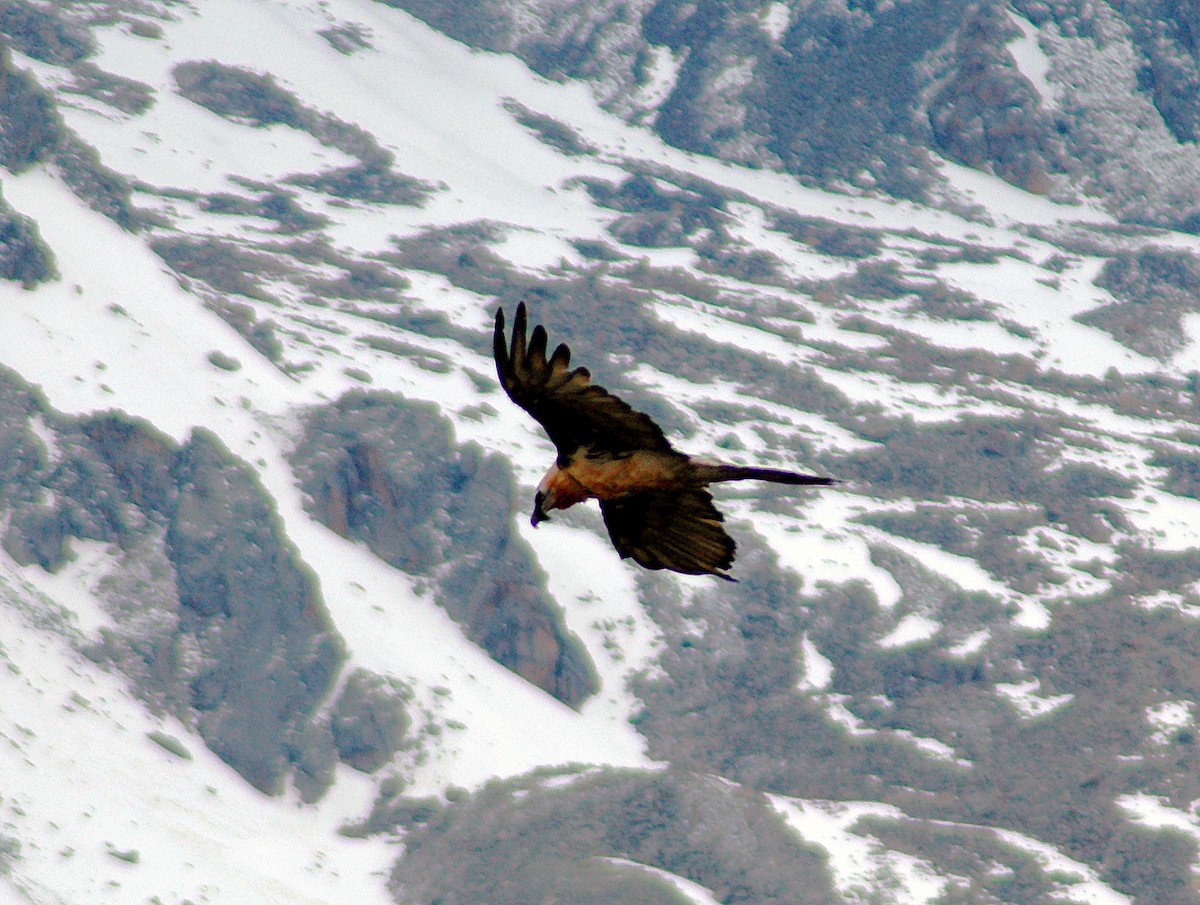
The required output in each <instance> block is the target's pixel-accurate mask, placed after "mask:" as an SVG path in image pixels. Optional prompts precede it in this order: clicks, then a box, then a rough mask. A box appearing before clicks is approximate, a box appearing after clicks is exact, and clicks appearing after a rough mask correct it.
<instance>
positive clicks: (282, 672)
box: [0, 373, 407, 793]
mask: <svg viewBox="0 0 1200 905" xmlns="http://www.w3.org/2000/svg"><path fill="white" fill-rule="evenodd" d="M35 427H36V430H35ZM0 450H3V452H4V453H5V455H4V458H3V462H4V463H5V464H4V465H3V466H0V467H3V469H4V474H3V475H2V477H3V481H2V486H3V490H2V491H0V514H2V516H3V520H4V521H5V522H6V524H7V528H6V530H5V533H4V537H3V545H4V548H5V550H6V551H8V553H9V554H10V555H11V556H12V557H13V558H14V559H16V560H17V561H18V562H20V563H24V564H29V565H32V564H37V565H38V566H40V567H41V568H44V569H47V570H51V571H55V570H58V569H60V568H62V567H63V566H64V565H66V564H67V563H68V562H69V561H70V559H71V558H72V555H73V554H72V545H73V543H74V542H76V541H78V540H93V541H100V542H103V543H106V544H110V545H111V549H112V561H113V562H112V568H111V569H110V570H109V572H108V574H107V576H106V577H105V578H104V579H103V580H102V581H101V582H100V584H99V585H98V586H97V587H96V588H94V589H93V590H94V591H95V593H97V595H98V596H99V597H101V598H102V600H103V601H104V602H105V603H106V604H107V606H108V607H109V610H110V613H111V615H112V616H113V618H114V621H115V623H116V625H115V627H113V628H111V629H108V630H105V631H103V632H102V633H101V636H100V637H99V638H98V639H88V640H87V641H85V642H84V643H85V644H86V645H87V647H86V649H85V650H86V652H87V653H88V654H89V655H90V656H91V657H92V658H93V659H95V660H97V661H99V662H102V663H106V664H108V665H110V666H112V667H115V668H117V669H119V670H121V671H122V672H124V673H125V674H127V675H128V676H130V678H131V679H132V680H133V683H134V686H135V687H136V689H137V690H138V692H139V693H140V694H141V695H142V697H144V698H145V699H146V700H147V701H148V702H150V703H151V704H152V705H153V706H155V707H157V708H160V709H162V710H164V711H166V712H169V713H172V714H173V715H175V716H177V717H178V718H179V719H181V720H182V721H183V722H184V723H185V724H188V725H191V726H193V727H194V728H195V730H196V731H197V732H198V733H199V734H200V736H201V737H202V738H203V739H204V741H205V743H206V744H207V745H208V746H209V747H210V748H211V749H212V750H213V751H214V752H216V753H217V754H218V755H219V756H220V757H221V758H222V759H223V760H225V761H226V762H227V763H229V765H230V766H232V767H233V768H234V769H235V770H237V771H238V772H239V773H240V774H241V775H242V776H243V777H244V778H245V779H246V780H247V781H249V782H250V783H252V784H253V785H255V786H256V787H258V788H259V789H262V790H263V791H266V792H272V793H275V792H279V791H280V790H281V789H282V784H283V782H284V779H285V778H286V777H287V775H288V774H289V772H290V771H291V769H292V767H293V765H294V764H296V763H301V762H308V761H311V760H313V755H312V754H310V753H306V750H305V748H306V746H314V745H315V746H317V747H320V745H321V744H322V739H321V735H322V733H323V734H324V735H325V736H326V737H328V736H329V735H330V734H331V733H332V732H333V730H332V728H331V726H330V724H329V723H328V722H327V721H325V720H324V718H323V717H321V715H320V713H319V708H320V707H321V705H322V704H323V703H324V702H325V700H326V699H327V698H328V697H329V695H330V693H331V691H332V690H333V688H334V683H335V681H336V679H337V676H338V673H339V671H340V668H341V665H342V661H343V658H344V653H343V645H342V641H341V639H340V637H339V636H338V635H337V633H336V631H335V630H334V627H333V625H332V623H331V621H330V619H329V616H328V613H327V612H326V610H325V607H324V604H323V603H322V601H321V598H320V594H319V592H318V589H317V585H316V582H315V580H314V579H313V577H312V575H311V574H310V573H309V571H308V569H307V568H306V567H305V565H304V564H303V563H302V562H301V561H300V558H299V556H298V554H297V552H296V550H295V548H294V547H293V546H292V544H291V543H290V541H288V539H287V537H286V535H285V534H284V531H283V526H282V524H281V523H280V521H279V518H278V516H277V515H276V513H275V508H274V504H273V503H272V501H271V499H270V497H269V496H268V495H267V494H266V492H265V490H264V489H263V488H262V486H261V484H260V483H259V481H258V478H257V476H256V475H255V473H254V471H253V469H251V468H250V466H248V465H247V464H246V463H244V462H242V461H240V460H238V459H237V458H236V457H235V456H233V455H232V454H231V453H230V452H229V451H228V450H227V449H226V448H225V447H224V446H223V445H222V444H221V442H220V440H219V439H218V438H217V437H216V436H214V435H213V434H211V433H209V432H208V431H204V430H196V431H195V432H193V434H192V436H191V437H190V438H189V440H188V441H187V442H186V443H184V444H183V445H182V446H180V445H177V444H176V443H175V442H174V441H172V440H171V439H170V438H168V437H166V436H164V435H162V434H160V433H159V432H158V431H156V430H155V429H154V428H153V427H151V426H150V425H149V424H146V423H145V422H141V421H136V420H132V419H129V418H127V417H126V416H124V415H120V414H107V415H101V416H97V417H91V418H82V419H72V418H66V417H63V416H62V415H60V414H58V413H56V412H54V411H53V410H52V409H50V408H49V406H47V405H46V404H45V403H44V401H42V400H41V399H40V398H39V397H38V395H37V394H36V393H35V392H34V391H33V390H31V389H30V388H29V387H28V386H27V385H25V384H24V383H22V382H21V381H20V380H19V378H17V377H15V376H14V375H12V374H9V373H3V374H0ZM364 684H369V683H366V679H365V678H361V677H360V678H359V679H358V680H356V681H355V682H351V683H347V688H348V690H349V691H348V693H347V694H343V696H342V698H341V699H340V700H339V701H338V702H337V703H336V705H335V710H336V712H337V714H338V716H337V720H336V721H338V722H339V724H341V725H345V726H354V725H357V724H358V723H360V722H365V723H366V724H371V723H374V724H377V725H380V726H383V727H385V728H386V731H383V732H380V733H377V736H374V737H372V741H371V742H370V744H364V743H350V742H346V741H341V742H336V743H335V744H334V745H333V746H332V747H333V748H334V749H336V750H337V751H338V752H342V751H345V752H346V753H347V759H348V762H351V763H353V764H354V765H355V766H358V767H360V768H362V769H370V768H373V767H374V766H378V765H379V764H380V763H382V762H383V761H385V760H386V759H387V757H389V756H390V755H391V754H392V753H393V752H394V751H395V750H396V748H398V747H399V745H400V743H401V737H402V735H403V732H404V730H405V728H406V726H407V723H406V722H405V720H404V719H403V718H402V717H401V716H400V715H399V714H398V713H397V711H396V708H395V707H392V708H391V710H388V707H387V706H385V705H383V704H381V703H380V701H379V700H378V695H373V694H365V693H364V691H363V686H364ZM355 689H357V690H355ZM340 732H341V734H342V735H343V736H345V734H346V730H340ZM325 746H326V747H329V744H328V743H327V742H325ZM326 773H328V771H326ZM327 780H328V777H326V784H327ZM313 788H314V789H315V790H316V791H317V792H318V793H319V791H320V789H322V788H323V786H322V785H321V784H319V783H318V784H316V785H315V786H313Z"/></svg>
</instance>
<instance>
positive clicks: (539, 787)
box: [389, 768, 840, 905]
mask: <svg viewBox="0 0 1200 905" xmlns="http://www.w3.org/2000/svg"><path fill="white" fill-rule="evenodd" d="M548 778H551V777H542V776H538V775H536V774H534V775H532V776H527V777H520V778H517V779H513V780H505V781H496V782H492V783H489V784H488V785H486V786H484V787H483V788H482V789H481V790H479V791H478V792H477V793H475V794H473V795H472V796H470V797H469V798H467V799H465V800H462V801H455V802H453V803H452V804H451V805H450V806H449V807H447V808H445V809H444V810H442V811H440V812H438V811H433V812H432V813H430V812H429V809H428V808H427V807H426V806H425V803H424V802H421V801H411V800H410V801H408V802H404V801H400V802H398V803H397V804H396V805H394V806H393V807H392V808H390V809H389V810H390V814H391V818H392V820H393V821H394V823H395V824H396V825H397V827H398V828H403V829H407V830H409V832H408V833H407V834H406V837H405V847H406V856H405V857H404V858H402V859H401V860H399V861H398V862H397V864H396V867H395V870H394V872H393V874H392V878H391V882H390V887H391V889H392V893H393V895H394V896H395V898H396V901H397V902H401V903H405V905H408V903H418V902H442V903H445V905H452V903H453V905H460V903H461V905H466V903H475V902H489V903H492V905H506V903H512V905H516V903H526V902H571V903H578V905H634V903H637V905H669V903H676V902H680V901H682V898H681V896H680V893H679V890H678V889H677V888H676V887H674V886H673V885H672V884H671V883H669V882H667V881H665V880H664V879H663V878H661V877H659V876H656V875H655V873H654V871H653V870H651V871H647V870H644V869H642V866H649V867H651V868H657V869H659V870H666V871H670V872H672V873H674V874H677V875H678V876H680V877H684V878H686V879H688V880H691V881H692V882H694V883H699V884H700V885H702V886H704V887H705V888H706V889H709V890H711V891H712V896H713V899H714V900H716V901H721V902H756V903H764V905H766V903H778V905H782V903H784V902H787V903H789V905H829V903H833V902H837V901H840V900H839V898H838V896H837V895H836V893H835V892H834V891H833V889H832V888H831V885H830V883H829V881H828V879H827V872H826V869H825V866H824V864H823V861H824V859H823V857H822V855H821V853H819V852H818V851H817V850H815V849H813V848H810V847H809V846H807V845H805V844H804V843H802V842H800V841H799V839H798V838H797V837H796V835H795V834H793V833H792V832H791V831H790V830H788V829H787V828H786V827H784V826H783V825H781V823H780V821H779V819H778V817H777V816H776V815H775V813H774V811H773V809H772V807H771V806H770V805H769V804H768V803H767V801H766V799H764V798H763V797H761V796H759V795H756V794H754V793H751V792H749V791H748V790H746V789H744V788H740V787H738V786H736V785H734V784H733V783H728V782H724V781H723V780H721V779H718V778H716V777H713V776H704V775H700V774H696V773H690V772H688V771H685V770H681V769H678V768H671V769H668V770H664V771H662V772H653V773H642V772H632V771H623V770H614V769H599V770H595V771H592V772H589V773H587V774H582V775H576V776H569V775H568V776H563V775H557V776H553V777H552V778H553V779H554V780H555V782H554V783H549V782H546V783H543V780H544V779H548ZM405 804H407V807H406V806H404V805H405ZM631 862H632V863H631Z"/></svg>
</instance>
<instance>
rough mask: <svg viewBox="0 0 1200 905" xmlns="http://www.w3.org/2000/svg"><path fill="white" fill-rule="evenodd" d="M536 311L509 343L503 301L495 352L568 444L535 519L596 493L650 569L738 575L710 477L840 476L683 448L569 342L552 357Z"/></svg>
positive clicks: (620, 546)
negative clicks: (613, 389)
mask: <svg viewBox="0 0 1200 905" xmlns="http://www.w3.org/2000/svg"><path fill="white" fill-rule="evenodd" d="M526 317H527V315H526V311H525V303H524V302H521V303H520V304H519V305H517V316H516V319H515V321H514V323H513V330H512V342H511V344H509V343H508V341H507V340H506V337H505V332H504V309H502V308H501V309H498V310H497V311H496V332H495V335H494V337H493V353H494V355H495V358H496V373H497V374H498V375H499V377H500V385H501V386H503V387H504V391H505V392H506V393H507V394H508V396H509V398H510V399H512V401H513V402H515V403H516V404H517V405H519V406H520V407H521V408H523V409H525V411H527V412H528V413H529V414H530V415H532V416H533V417H534V419H535V420H536V421H537V422H538V423H539V424H541V425H542V427H543V428H544V429H545V431H546V433H547V434H548V435H549V437H550V440H551V442H552V443H554V446H555V447H556V449H557V451H558V456H557V458H556V459H555V462H554V464H553V465H551V466H550V470H549V471H547V472H546V476H545V477H544V478H542V481H541V483H540V484H538V487H537V492H536V493H535V495H534V498H533V516H532V518H531V519H530V521H531V522H532V524H533V526H534V527H535V528H536V527H537V525H538V523H539V522H544V521H546V520H547V519H548V518H549V514H548V513H549V512H550V511H551V510H554V509H566V508H568V507H570V506H574V505H575V504H576V503H582V502H583V501H584V500H589V499H593V498H595V499H597V500H599V501H600V512H601V514H602V515H603V516H604V525H605V527H606V528H607V529H608V536H609V537H610V538H611V539H612V543H613V546H614V547H616V550H617V553H619V554H620V556H621V558H622V559H633V561H634V562H636V563H638V564H639V565H641V566H644V567H646V568H647V569H670V570H672V571H674V572H682V573H684V574H687V575H717V576H719V577H721V578H724V579H727V580H729V581H733V579H732V578H731V577H730V576H729V574H728V573H727V571H726V570H727V569H729V567H730V566H731V565H733V558H734V551H735V550H736V547H737V545H736V544H735V543H734V541H733V538H731V537H730V536H729V535H728V534H727V533H726V532H725V529H724V528H723V527H722V525H721V523H722V522H724V520H725V517H724V516H723V515H722V514H721V512H720V511H719V510H718V509H717V507H716V506H714V505H713V498H712V495H711V494H710V493H709V492H708V490H707V489H706V488H707V487H708V485H709V484H715V483H718V482H722V481H771V482H773V483H776V484H825V485H827V484H834V483H837V482H836V481H835V480H834V479H833V478H823V477H817V476H816V475H808V474H799V473H797V472H794V471H784V470H781V469H776V468H755V467H748V466H743V465H726V464H722V463H718V462H707V461H704V460H702V459H696V458H692V457H691V456H688V455H685V454H684V453H681V452H679V451H677V450H676V449H675V448H674V447H672V446H671V444H670V442H668V440H667V438H666V437H665V436H664V435H663V432H662V429H661V428H659V426H658V425H657V424H655V423H654V421H653V419H651V418H650V416H649V415H646V414H643V413H642V412H638V411H635V410H634V409H633V408H631V407H630V406H629V405H627V404H626V403H624V402H622V401H621V400H620V399H618V398H617V397H616V396H614V395H612V394H611V393H609V392H608V391H607V390H606V389H604V387H602V386H598V385H596V384H594V383H592V381H591V374H590V373H589V372H588V369H587V368H572V367H571V350H570V349H568V348H567V346H566V344H565V343H563V344H561V345H559V346H558V348H556V349H555V350H554V352H553V354H551V355H550V357H549V358H547V357H546V349H547V336H546V329H545V328H544V327H543V326H542V325H541V324H538V325H537V326H535V327H534V328H533V333H532V334H530V336H529V338H528V340H526V335H525V333H526Z"/></svg>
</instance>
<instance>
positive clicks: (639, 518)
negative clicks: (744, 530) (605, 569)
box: [600, 488, 737, 581]
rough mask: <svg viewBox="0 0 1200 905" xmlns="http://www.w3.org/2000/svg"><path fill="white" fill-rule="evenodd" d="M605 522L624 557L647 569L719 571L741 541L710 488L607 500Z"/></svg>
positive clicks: (722, 573)
mask: <svg viewBox="0 0 1200 905" xmlns="http://www.w3.org/2000/svg"><path fill="white" fill-rule="evenodd" d="M600 511H601V512H602V513H603V514H604V526H605V527H606V528H607V529H608V536H609V537H610V538H611V539H612V542H613V546H614V547H616V548H617V552H618V553H620V554H621V558H622V559H627V558H632V559H633V561H634V562H636V563H637V564H638V565H641V566H645V567H646V568H647V569H670V570H672V571H674V572H683V573H685V574H687V575H717V576H719V577H721V578H724V579H727V580H729V581H732V580H733V579H732V578H730V577H729V576H728V575H727V574H725V570H726V569H728V568H729V567H730V566H731V565H733V554H734V550H735V549H736V546H737V545H736V544H734V542H733V538H731V537H730V536H729V535H728V534H726V533H725V529H724V528H723V527H721V523H722V522H723V521H725V517H724V516H723V515H722V514H721V513H720V511H719V510H718V509H717V507H716V506H714V505H713V501H712V496H711V494H709V492H708V491H707V490H701V489H699V488H693V489H690V490H669V491H661V492H652V493H639V494H633V495H631V496H627V497H617V498H615V499H609V500H601V502H600Z"/></svg>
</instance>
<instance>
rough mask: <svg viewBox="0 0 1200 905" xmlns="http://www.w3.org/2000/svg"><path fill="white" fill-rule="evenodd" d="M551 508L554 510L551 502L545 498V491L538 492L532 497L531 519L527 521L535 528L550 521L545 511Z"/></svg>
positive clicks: (548, 498)
mask: <svg viewBox="0 0 1200 905" xmlns="http://www.w3.org/2000/svg"><path fill="white" fill-rule="evenodd" d="M552 508H554V503H553V500H552V499H551V498H550V497H548V496H547V492H546V491H544V490H539V491H538V492H537V493H535V494H534V495H533V517H532V518H530V519H529V523H530V524H531V525H533V527H535V528H536V527H537V526H538V524H539V523H540V522H548V521H550V516H549V515H547V514H546V510H547V509H552Z"/></svg>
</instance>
